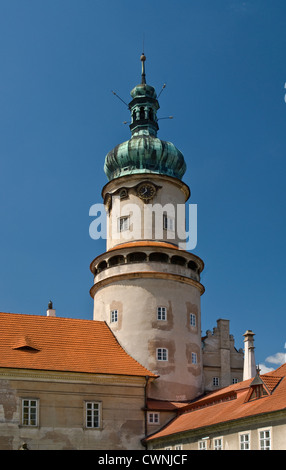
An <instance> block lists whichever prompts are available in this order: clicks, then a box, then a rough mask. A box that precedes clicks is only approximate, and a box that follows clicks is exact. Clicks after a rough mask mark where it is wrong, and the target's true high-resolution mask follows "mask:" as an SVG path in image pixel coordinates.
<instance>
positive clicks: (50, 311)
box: [47, 300, 56, 317]
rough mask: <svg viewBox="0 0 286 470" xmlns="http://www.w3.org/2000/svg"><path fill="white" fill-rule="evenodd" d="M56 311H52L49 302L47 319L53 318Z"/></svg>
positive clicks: (51, 303) (51, 304)
mask: <svg viewBox="0 0 286 470" xmlns="http://www.w3.org/2000/svg"><path fill="white" fill-rule="evenodd" d="M55 316H56V311H55V310H54V309H53V302H52V301H51V300H50V301H49V304H48V310H47V317H55Z"/></svg>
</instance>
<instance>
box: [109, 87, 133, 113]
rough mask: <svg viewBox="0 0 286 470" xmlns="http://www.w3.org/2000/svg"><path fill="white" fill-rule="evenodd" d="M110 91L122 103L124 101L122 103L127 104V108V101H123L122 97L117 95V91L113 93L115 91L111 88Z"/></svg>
mask: <svg viewBox="0 0 286 470" xmlns="http://www.w3.org/2000/svg"><path fill="white" fill-rule="evenodd" d="M111 91H112V93H113V94H114V95H115V96H116V97H117V98H118V99H119V100H120V101H122V103H124V104H125V105H126V106H127V108H128V109H129V105H128V104H127V103H125V101H123V99H122V98H120V96H118V95H117V93H115V91H113V90H111Z"/></svg>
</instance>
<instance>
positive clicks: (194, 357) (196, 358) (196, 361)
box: [191, 351, 198, 365]
mask: <svg viewBox="0 0 286 470" xmlns="http://www.w3.org/2000/svg"><path fill="white" fill-rule="evenodd" d="M191 360H192V364H194V365H195V364H197V363H198V355H197V353H195V352H193V351H192V353H191Z"/></svg>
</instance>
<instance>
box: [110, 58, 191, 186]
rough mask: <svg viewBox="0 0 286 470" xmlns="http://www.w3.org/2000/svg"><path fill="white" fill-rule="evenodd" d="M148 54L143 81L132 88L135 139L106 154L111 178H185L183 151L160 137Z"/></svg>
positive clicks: (143, 66) (132, 122)
mask: <svg viewBox="0 0 286 470" xmlns="http://www.w3.org/2000/svg"><path fill="white" fill-rule="evenodd" d="M145 60H146V57H145V55H144V54H142V55H141V62H142V75H141V76H142V78H141V83H140V84H139V85H136V86H135V87H134V88H133V90H132V91H131V97H132V101H131V102H130V103H129V109H130V113H131V124H130V126H129V127H130V130H131V134H132V135H131V139H130V140H128V141H126V142H123V143H122V144H119V145H117V146H116V147H114V149H112V150H111V151H110V152H109V153H108V154H107V155H106V158H105V164H104V171H105V174H106V176H107V178H108V179H109V181H110V180H112V179H114V178H119V177H120V176H126V175H132V174H140V173H156V174H162V175H167V176H172V177H174V178H179V179H181V178H182V177H183V175H184V173H185V171H186V164H185V160H184V156H183V154H182V153H181V152H180V150H178V149H177V148H176V147H175V145H174V144H172V143H171V142H166V141H163V140H160V139H158V137H157V131H158V130H159V126H158V121H157V111H158V109H159V103H158V101H157V94H156V91H155V89H154V88H153V87H152V86H150V85H147V84H146V78H145Z"/></svg>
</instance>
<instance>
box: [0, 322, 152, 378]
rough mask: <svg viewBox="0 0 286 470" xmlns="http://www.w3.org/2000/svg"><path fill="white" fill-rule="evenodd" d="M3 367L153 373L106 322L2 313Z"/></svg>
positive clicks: (0, 351)
mask: <svg viewBox="0 0 286 470" xmlns="http://www.w3.org/2000/svg"><path fill="white" fill-rule="evenodd" d="M0 331H1V341H0V367H2V368H3V367H5V368H17V369H37V370H53V371H69V372H83V373H93V374H116V375H118V374H119V375H132V376H147V375H148V376H151V377H155V376H154V374H152V372H150V371H149V370H147V369H145V367H143V366H142V365H141V364H139V363H138V362H137V361H136V360H135V359H133V358H132V357H131V356H129V355H128V354H127V353H126V351H125V350H124V349H123V348H122V347H121V346H120V344H119V343H118V341H117V339H116V338H115V336H114V335H113V333H112V332H111V330H110V329H109V327H108V326H107V324H106V323H105V322H101V321H95V320H80V319H71V318H60V317H46V316H38V315H25V314H14V313H0Z"/></svg>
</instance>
